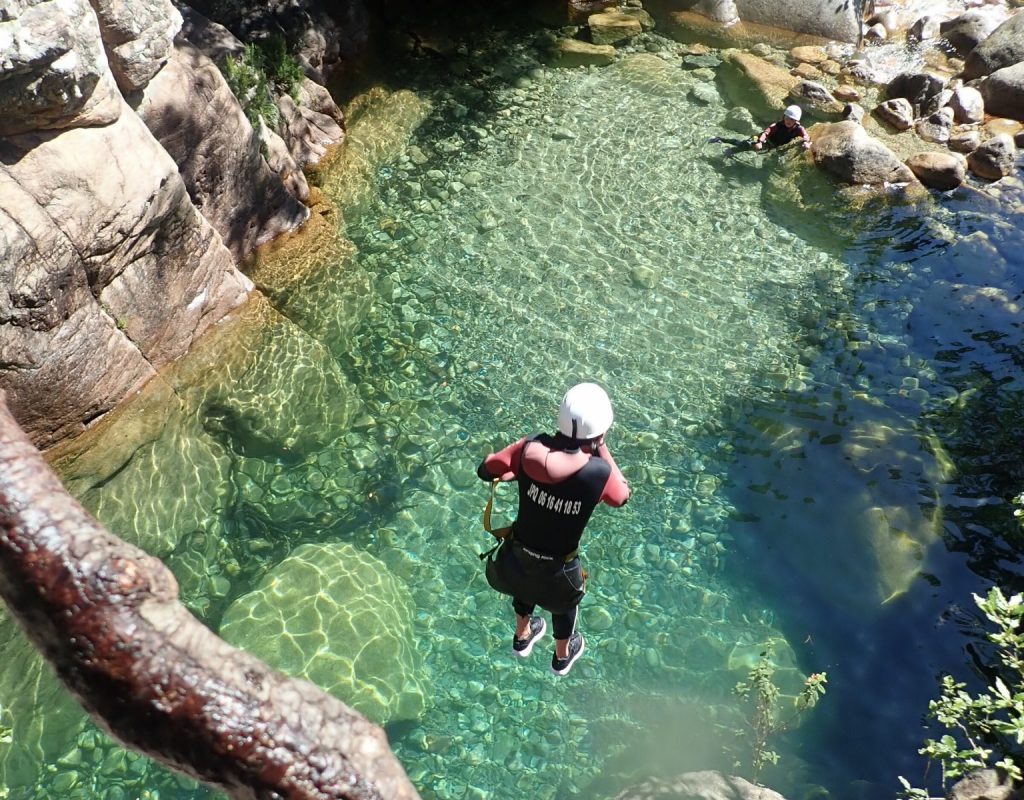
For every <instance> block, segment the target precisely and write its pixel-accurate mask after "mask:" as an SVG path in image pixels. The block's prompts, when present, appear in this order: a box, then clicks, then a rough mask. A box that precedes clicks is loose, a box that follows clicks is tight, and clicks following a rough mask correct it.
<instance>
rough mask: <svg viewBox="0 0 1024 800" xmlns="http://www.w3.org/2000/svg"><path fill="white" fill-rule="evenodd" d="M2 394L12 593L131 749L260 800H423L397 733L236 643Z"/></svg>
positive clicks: (1, 496)
mask: <svg viewBox="0 0 1024 800" xmlns="http://www.w3.org/2000/svg"><path fill="white" fill-rule="evenodd" d="M3 399H4V398H3V394H2V392H0V596H2V597H3V599H4V600H5V601H6V603H7V605H8V606H9V607H10V609H11V611H12V613H13V614H14V616H15V617H16V618H17V619H18V620H19V622H20V623H21V625H22V626H23V627H24V629H25V632H26V633H27V634H28V636H29V638H30V639H31V640H32V641H33V642H34V643H35V644H36V646H37V647H39V649H40V650H41V651H42V652H43V654H44V655H45V656H46V658H47V660H48V661H49V662H50V663H51V664H52V665H53V667H54V668H55V670H56V671H57V674H58V676H59V677H60V679H61V680H62V681H63V683H64V685H65V686H66V687H67V688H68V689H69V690H70V691H71V692H72V694H74V695H75V697H77V698H78V700H79V701H80V702H81V703H82V705H83V706H85V708H86V710H88V711H89V713H90V714H92V716H93V717H94V718H95V719H96V721H97V723H98V724H100V725H101V726H102V727H103V728H104V729H105V730H107V731H108V732H109V733H110V734H111V735H112V736H114V737H115V738H117V739H118V740H119V741H121V742H122V743H124V744H125V745H126V746H128V747H131V748H134V749H136V750H139V751H141V752H143V753H145V754H146V755H148V756H150V757H152V758H154V759H156V760H157V761H160V762H161V763H163V764H166V765H167V766H169V767H171V768H173V769H176V770H179V771H180V772H184V773H186V774H188V775H191V776H192V777H194V778H197V779H198V780H201V781H204V782H206V783H208V784H211V785H213V786H216V787H218V788H220V789H222V790H224V791H226V792H227V793H228V794H229V795H230V796H232V797H234V798H245V799H246V800H250V799H252V800H255V799H256V798H266V800H270V799H271V798H273V799H274V800H377V799H378V798H389V800H392V799H394V800H418V797H419V795H418V794H417V793H416V790H415V788H413V786H412V784H411V783H410V781H409V779H408V778H407V777H406V775H405V772H404V770H403V769H402V767H401V765H400V764H399V763H398V760H397V759H396V758H395V757H394V754H393V753H392V752H391V749H390V748H389V746H388V742H387V737H386V736H385V735H384V732H383V731H382V730H381V729H380V728H379V727H378V726H376V725H374V724H373V723H371V722H369V721H367V720H366V719H365V718H364V717H363V716H362V715H360V714H358V713H357V712H355V711H353V710H352V709H350V708H349V707H348V706H346V705H345V704H344V703H342V702H340V701H339V700H337V699H335V698H333V697H331V696H330V695H328V694H326V693H325V692H323V691H321V690H320V689H318V688H317V687H315V686H313V685H312V684H310V683H307V682H306V681H302V680H296V679H292V678H288V677H287V676H285V675H282V674H281V673H279V672H276V671H274V670H271V669H270V668H269V667H268V666H267V665H266V664H264V663H263V662H262V661H260V660H259V659H257V658H255V657H253V656H251V655H249V654H248V653H246V652H244V651H242V650H238V649H236V648H234V647H231V646H230V645H228V644H227V643H226V642H224V641H222V640H221V639H219V638H218V637H217V636H215V635H214V634H213V633H211V632H210V631H209V630H208V629H207V628H206V627H204V626H203V625H202V624H201V623H200V622H199V621H198V620H196V619H195V618H194V617H193V616H192V615H191V614H190V613H189V612H188V611H187V610H186V609H185V607H184V606H182V605H181V603H180V602H179V601H178V585H177V582H176V581H175V579H174V576H173V575H172V574H171V572H170V571H169V570H168V569H167V568H166V567H165V566H164V565H163V564H162V563H161V562H160V561H159V560H158V559H155V558H153V557H151V556H149V555H147V554H146V553H144V552H143V551H142V550H140V549H138V548H137V547H134V546H132V545H129V544H127V543H125V542H123V541H121V540H120V539H118V538H117V537H115V536H113V535H112V534H110V533H109V532H107V531H106V530H105V529H104V528H103V527H102V526H101V525H100V524H99V523H98V522H96V520H94V519H93V518H92V517H91V516H90V515H89V514H88V512H86V511H85V509H83V508H82V507H81V506H80V505H79V504H78V503H77V502H76V501H75V500H74V499H73V498H72V497H71V496H70V495H68V494H67V492H66V491H65V490H64V487H63V486H62V485H61V483H60V480H59V479H58V478H57V476H56V475H54V473H53V472H52V471H51V470H50V469H49V467H48V466H47V465H46V463H45V461H44V460H43V458H42V456H41V455H40V454H39V452H38V451H37V450H36V449H35V448H34V447H33V446H32V444H31V442H30V441H29V440H28V438H27V437H26V436H25V434H24V433H23V432H22V431H21V429H20V428H19V427H18V425H17V423H16V422H15V421H14V419H13V417H12V416H11V415H10V412H9V411H8V410H7V407H6V405H5V403H4V402H3Z"/></svg>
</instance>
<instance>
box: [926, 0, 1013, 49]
mask: <svg viewBox="0 0 1024 800" xmlns="http://www.w3.org/2000/svg"><path fill="white" fill-rule="evenodd" d="M1000 22H1001V19H1000V17H998V16H997V12H996V10H995V9H977V10H972V11H967V12H965V13H963V14H961V15H960V16H958V17H954V18H953V19H951V20H947V21H946V22H943V23H942V24H941V25H940V26H939V32H940V33H941V34H942V37H943V38H944V39H945V40H946V41H947V42H949V44H950V46H952V48H953V49H954V50H956V51H957V53H959V54H960V55H961V56H966V55H968V54H969V53H970V52H971V51H972V50H974V48H976V47H977V46H978V45H979V44H980V43H981V42H983V41H984V40H985V39H987V38H988V36H989V34H991V33H992V32H993V31H994V30H995V29H996V28H997V27H999V23H1000Z"/></svg>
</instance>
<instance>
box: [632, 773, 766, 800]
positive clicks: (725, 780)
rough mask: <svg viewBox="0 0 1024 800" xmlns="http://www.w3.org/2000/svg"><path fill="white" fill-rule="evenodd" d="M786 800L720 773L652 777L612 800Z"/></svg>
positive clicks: (742, 779)
mask: <svg viewBox="0 0 1024 800" xmlns="http://www.w3.org/2000/svg"><path fill="white" fill-rule="evenodd" d="M655 798H656V800H786V799H785V798H784V797H783V796H782V795H781V794H779V793H778V792H774V791H772V790H771V789H767V788H765V787H764V786H758V785H756V784H753V783H750V781H748V780H746V779H745V778H739V777H736V776H733V775H724V774H722V773H721V772H713V771H711V770H706V771H704V772H686V773H683V774H682V775H679V776H677V777H675V778H652V779H650V780H648V781H645V782H643V783H641V784H638V785H636V786H633V787H631V788H629V789H625V790H624V791H622V792H619V793H618V794H617V795H615V799H614V800H655Z"/></svg>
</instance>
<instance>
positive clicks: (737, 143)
mask: <svg viewBox="0 0 1024 800" xmlns="http://www.w3.org/2000/svg"><path fill="white" fill-rule="evenodd" d="M708 142H709V143H711V142H717V143H719V144H731V145H732V146H733V147H737V148H740V149H744V150H748V149H750V138H749V137H748V138H746V139H736V138H730V137H728V136H712V137H711V138H710V139H708Z"/></svg>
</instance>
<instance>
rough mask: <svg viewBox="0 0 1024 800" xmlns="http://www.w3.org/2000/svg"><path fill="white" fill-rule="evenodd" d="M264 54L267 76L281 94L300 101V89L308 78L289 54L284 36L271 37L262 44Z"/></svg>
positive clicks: (296, 60)
mask: <svg viewBox="0 0 1024 800" xmlns="http://www.w3.org/2000/svg"><path fill="white" fill-rule="evenodd" d="M260 49H261V50H262V52H263V63H264V65H265V68H266V72H267V75H268V76H269V77H270V80H271V81H273V83H274V85H275V86H276V88H277V90H278V91H279V92H282V93H284V94H288V95H291V98H292V99H293V100H296V101H297V100H298V99H299V88H300V87H301V86H302V79H303V78H305V77H306V72H305V70H303V69H302V65H301V64H300V63H299V61H298V59H296V58H295V57H294V56H293V55H291V54H290V53H289V52H288V45H287V44H286V42H285V40H284V37H282V36H270V37H268V38H266V39H264V40H263V42H261V43H260Z"/></svg>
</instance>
